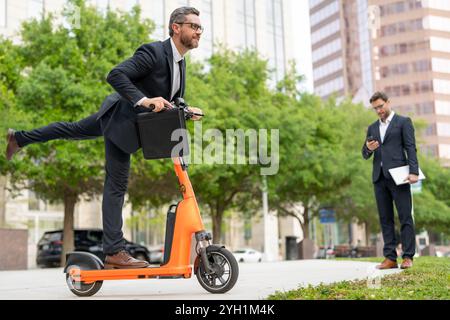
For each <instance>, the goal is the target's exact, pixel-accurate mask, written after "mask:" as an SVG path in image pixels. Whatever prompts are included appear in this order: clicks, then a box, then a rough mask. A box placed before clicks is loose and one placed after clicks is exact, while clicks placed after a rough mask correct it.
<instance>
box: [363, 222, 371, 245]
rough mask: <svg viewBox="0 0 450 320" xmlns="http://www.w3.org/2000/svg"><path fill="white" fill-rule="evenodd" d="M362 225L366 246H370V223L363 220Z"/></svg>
mask: <svg viewBox="0 0 450 320" xmlns="http://www.w3.org/2000/svg"><path fill="white" fill-rule="evenodd" d="M364 225H365V229H366V230H365V231H366V246H370V225H369V223H368V222H367V221H366V222H364Z"/></svg>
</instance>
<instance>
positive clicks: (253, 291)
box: [0, 260, 401, 300]
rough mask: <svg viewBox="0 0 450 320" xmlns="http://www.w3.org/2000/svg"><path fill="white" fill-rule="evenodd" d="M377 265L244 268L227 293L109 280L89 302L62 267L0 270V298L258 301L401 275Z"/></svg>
mask: <svg viewBox="0 0 450 320" xmlns="http://www.w3.org/2000/svg"><path fill="white" fill-rule="evenodd" d="M375 265H376V263H371V262H355V261H334V260H295V261H281V262H265V263H240V264H239V269H240V274H239V279H238V281H237V283H236V285H235V287H234V288H233V289H232V290H231V291H229V292H227V293H225V294H219V295H215V294H211V293H208V292H207V291H205V290H204V289H203V288H202V287H201V286H200V284H199V283H198V281H197V278H196V277H195V276H193V277H192V278H191V279H164V280H163V279H146V280H114V281H105V282H103V286H102V288H101V289H100V291H99V292H98V293H97V294H96V295H94V296H93V297H89V298H79V297H76V296H75V295H74V294H72V293H71V292H70V291H69V289H68V288H67V286H66V282H65V274H64V273H63V272H62V268H58V269H34V270H25V271H0V299H4V300H8V299H20V300H34V299H39V300H41V299H44V300H65V299H120V300H126V299H133V300H135V299H138V300H159V299H163V300H207V299H213V300H214V299H217V300H230V299H233V300H243V299H249V300H258V299H264V298H266V297H267V296H268V295H269V294H272V293H274V292H275V291H288V290H292V289H296V288H298V287H299V286H307V285H309V284H312V285H317V284H320V283H321V282H323V283H332V282H337V281H343V280H355V279H367V277H368V276H370V275H372V276H373V275H374V272H378V273H379V274H381V275H382V276H384V275H387V274H392V273H396V272H400V271H401V270H400V269H394V270H388V271H378V270H376V269H375ZM382 285H383V280H381V286H382Z"/></svg>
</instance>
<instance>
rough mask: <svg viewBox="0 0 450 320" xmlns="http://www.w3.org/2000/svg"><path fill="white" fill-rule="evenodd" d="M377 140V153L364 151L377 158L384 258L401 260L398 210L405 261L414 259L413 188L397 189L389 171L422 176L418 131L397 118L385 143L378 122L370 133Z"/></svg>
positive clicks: (376, 188) (375, 179)
mask: <svg viewBox="0 0 450 320" xmlns="http://www.w3.org/2000/svg"><path fill="white" fill-rule="evenodd" d="M368 136H373V137H375V139H376V140H377V141H378V142H379V144H380V146H379V147H378V149H376V150H374V151H370V150H369V149H368V148H367V147H366V143H365V142H364V145H363V147H362V156H363V157H364V159H366V160H367V159H369V158H370V157H371V156H372V155H374V158H373V171H372V182H373V184H374V191H375V198H376V202H377V207H378V214H379V218H380V224H381V231H382V233H383V240H384V248H383V254H384V256H385V257H386V258H389V259H391V260H396V259H397V252H396V246H397V238H396V235H395V234H396V233H395V225H394V207H393V203H395V206H396V208H397V212H398V215H399V220H400V224H401V226H400V237H401V243H402V249H403V257H409V258H412V257H413V256H414V254H415V243H416V242H415V231H414V221H413V218H412V212H411V211H412V197H411V188H410V185H409V184H403V185H399V186H397V185H396V184H395V182H394V180H393V179H392V177H391V175H390V173H389V169H392V168H396V167H400V166H405V165H409V168H410V173H411V174H416V175H418V174H419V163H418V161H417V154H416V153H417V150H416V142H415V137H414V127H413V124H412V121H411V119H410V118H407V117H403V116H400V115H398V114H394V116H393V118H392V121H391V122H390V124H389V126H388V128H387V130H386V134H385V136H384V140H383V141H381V137H380V122H379V121H378V120H377V121H375V122H374V123H372V124H371V125H370V126H369V128H368V129H367V137H368Z"/></svg>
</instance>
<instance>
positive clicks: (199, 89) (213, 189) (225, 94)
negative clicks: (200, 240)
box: [186, 48, 276, 240]
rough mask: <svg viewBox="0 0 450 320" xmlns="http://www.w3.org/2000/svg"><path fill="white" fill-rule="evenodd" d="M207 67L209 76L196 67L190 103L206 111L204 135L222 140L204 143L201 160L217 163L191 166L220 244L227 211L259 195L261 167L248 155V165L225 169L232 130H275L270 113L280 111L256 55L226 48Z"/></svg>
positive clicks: (244, 157)
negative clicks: (246, 195)
mask: <svg viewBox="0 0 450 320" xmlns="http://www.w3.org/2000/svg"><path fill="white" fill-rule="evenodd" d="M208 67H209V70H208V71H207V72H203V71H202V69H201V68H200V67H198V66H197V67H194V68H193V69H191V73H190V75H189V85H188V86H187V92H186V100H187V101H188V102H190V104H191V105H194V106H199V107H201V108H202V109H203V111H204V112H205V114H206V116H205V118H204V121H202V127H203V134H207V133H208V130H209V129H212V130H217V131H215V132H216V133H219V136H220V138H219V140H218V141H215V138H213V137H211V139H209V141H203V142H202V145H201V146H200V150H202V151H203V153H202V154H197V156H199V155H200V157H201V156H208V155H209V156H210V157H211V158H212V159H216V160H217V162H218V163H217V162H214V161H212V163H207V161H205V160H206V159H203V161H202V163H201V164H197V163H194V164H192V166H191V171H190V174H191V179H192V181H193V186H194V189H195V191H196V194H197V198H198V199H199V203H200V205H201V206H202V207H203V208H205V209H207V212H208V213H209V215H210V216H211V218H212V223H213V236H214V238H215V239H219V240H220V239H221V229H222V222H223V218H224V214H225V212H226V211H227V210H229V209H233V208H235V209H238V210H239V209H244V210H245V209H246V208H243V207H242V206H241V204H242V201H239V195H242V194H244V193H250V194H255V193H258V192H259V185H260V165H258V163H255V164H250V154H249V153H246V154H245V155H242V157H241V160H243V162H245V164H236V159H235V161H234V163H233V164H225V165H223V162H224V161H225V160H226V154H225V151H226V146H227V141H226V140H227V139H226V133H227V129H228V130H233V129H240V130H242V131H243V132H244V133H245V132H246V130H249V129H250V130H258V129H260V128H265V129H271V128H273V126H272V125H271V119H270V118H271V117H270V116H269V115H272V114H275V113H276V112H275V111H276V110H275V107H274V106H273V105H271V103H270V102H271V98H270V97H271V95H270V92H269V90H268V88H267V85H266V83H267V79H268V71H267V62H266V61H264V60H262V59H261V58H260V57H259V56H258V55H257V53H255V52H252V51H243V52H232V51H230V50H227V49H224V48H222V49H221V50H219V51H218V52H217V53H215V54H214V55H213V56H212V57H211V58H210V59H209V60H208ZM189 129H190V131H191V132H193V124H189ZM209 132H210V133H211V132H213V133H214V131H209ZM246 139H247V138H246ZM206 140H208V139H206ZM247 141H248V140H247ZM230 145H234V146H235V147H237V141H236V140H233V139H229V141H228V146H230ZM246 145H247V146H248V142H247V143H246ZM191 149H192V150H193V154H194V155H193V156H194V157H195V153H196V152H199V149H196V146H195V145H193V146H192V145H191ZM247 150H249V149H247ZM222 151H223V153H222ZM193 159H194V158H193Z"/></svg>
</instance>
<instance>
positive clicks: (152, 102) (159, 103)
mask: <svg viewBox="0 0 450 320" xmlns="http://www.w3.org/2000/svg"><path fill="white" fill-rule="evenodd" d="M141 106H143V107H145V108H149V109H151V110H150V111H153V112H161V111H162V110H164V109H166V108H169V109H170V108H173V106H172V105H171V104H170V102H169V101H167V100H166V99H164V98H162V97H157V98H146V99H144V101H142V102H141Z"/></svg>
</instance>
